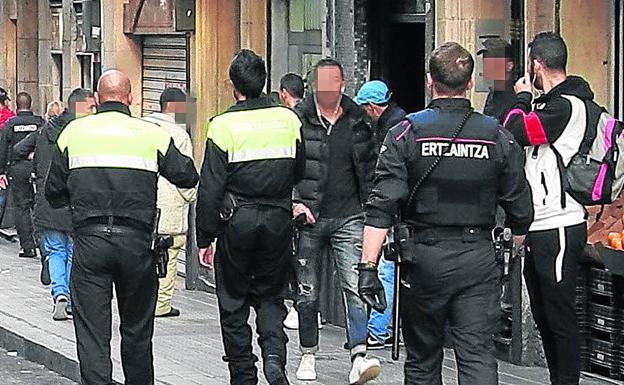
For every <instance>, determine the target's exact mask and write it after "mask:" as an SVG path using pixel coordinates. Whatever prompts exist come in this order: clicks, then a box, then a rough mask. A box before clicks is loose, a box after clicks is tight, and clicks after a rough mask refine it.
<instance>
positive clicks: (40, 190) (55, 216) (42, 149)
mask: <svg viewBox="0 0 624 385" xmlns="http://www.w3.org/2000/svg"><path fill="white" fill-rule="evenodd" d="M74 118H75V115H74V114H72V113H70V112H69V111H68V110H65V111H63V113H62V114H61V115H59V116H55V117H53V118H52V119H50V120H49V121H48V122H47V123H46V124H45V125H44V126H43V127H41V129H40V130H39V131H36V132H33V133H31V134H30V135H28V136H27V137H25V138H24V139H22V140H21V141H20V142H19V143H17V144H16V145H15V146H14V147H13V153H14V154H15V156H16V157H17V158H26V157H28V155H29V154H30V153H32V152H34V153H35V156H34V158H33V162H34V166H35V175H36V185H37V194H36V195H35V206H34V210H33V211H34V215H33V224H34V225H35V227H36V228H37V229H48V230H56V231H63V232H70V231H72V225H71V212H70V211H69V207H62V208H60V209H53V208H51V207H50V204H49V203H48V201H47V199H46V198H45V191H44V189H45V183H44V182H45V176H46V174H47V172H48V169H49V168H50V164H51V163H52V156H53V155H54V147H55V143H56V139H57V138H58V136H59V133H60V132H61V131H62V130H63V128H65V126H66V125H67V124H68V123H69V122H71V121H72V120H74Z"/></svg>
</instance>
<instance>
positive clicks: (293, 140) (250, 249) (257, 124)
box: [196, 49, 305, 385]
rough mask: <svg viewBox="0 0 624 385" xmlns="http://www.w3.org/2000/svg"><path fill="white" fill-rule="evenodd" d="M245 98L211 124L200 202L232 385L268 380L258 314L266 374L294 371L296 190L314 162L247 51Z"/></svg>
mask: <svg viewBox="0 0 624 385" xmlns="http://www.w3.org/2000/svg"><path fill="white" fill-rule="evenodd" d="M229 75H230V80H231V81H232V86H233V94H234V98H235V99H236V104H235V105H234V106H232V107H230V108H229V109H228V110H227V111H226V112H224V113H222V114H220V115H217V116H215V117H214V118H212V119H211V120H210V122H209V123H208V132H207V141H206V153H205V156H204V163H203V165H202V170H201V181H200V184H199V191H198V200H197V217H196V218H197V245H198V247H199V248H200V253H199V258H200V263H201V264H202V265H204V266H207V267H212V266H213V258H214V255H213V249H212V243H213V241H214V239H215V238H218V241H217V250H216V259H214V269H215V281H216V286H217V289H216V290H217V299H218V303H219V315H220V323H221V335H222V337H223V347H224V349H225V357H224V358H223V359H224V361H226V362H227V363H228V368H229V371H230V384H231V385H247V384H256V383H257V382H258V376H257V369H256V365H255V362H256V361H257V357H256V356H255V355H254V354H253V351H252V346H251V328H250V327H249V325H248V318H249V310H250V307H251V306H253V307H254V309H255V311H256V325H257V331H258V335H259V338H258V341H259V343H260V349H261V351H262V361H263V369H264V376H265V377H266V379H267V382H268V383H269V384H270V385H287V384H289V382H288V379H287V377H286V374H285V365H286V362H287V361H286V342H287V341H288V338H287V337H286V334H285V333H284V328H283V326H282V323H283V321H284V318H285V317H286V306H285V305H284V295H285V291H286V285H287V284H288V275H289V274H288V273H289V271H290V270H291V269H292V254H291V220H290V208H291V194H292V188H293V185H294V184H295V183H296V182H297V181H299V180H300V178H301V175H302V173H303V169H304V167H305V164H304V162H305V157H304V148H303V142H302V140H301V122H300V121H299V119H298V118H297V115H296V114H295V113H294V112H293V111H291V110H290V109H288V108H285V107H281V106H277V105H275V104H273V102H272V101H271V100H270V99H269V98H268V97H266V96H264V95H262V89H263V88H264V86H265V83H266V76H267V73H266V67H265V64H264V60H262V58H261V57H259V56H258V55H256V54H255V53H254V52H253V51H250V50H246V49H243V50H241V51H239V52H238V53H237V54H236V56H235V57H234V59H233V60H232V63H231V64H230V70H229Z"/></svg>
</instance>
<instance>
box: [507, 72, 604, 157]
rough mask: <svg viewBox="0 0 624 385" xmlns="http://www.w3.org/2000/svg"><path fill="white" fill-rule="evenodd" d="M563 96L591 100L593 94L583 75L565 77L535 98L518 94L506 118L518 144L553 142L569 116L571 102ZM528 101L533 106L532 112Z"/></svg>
mask: <svg viewBox="0 0 624 385" xmlns="http://www.w3.org/2000/svg"><path fill="white" fill-rule="evenodd" d="M564 95H571V96H576V97H578V98H579V99H581V100H592V99H594V93H593V92H592V90H591V88H590V87H589V84H588V83H587V82H586V81H585V80H584V79H583V78H581V77H578V76H568V78H567V79H566V80H565V81H564V82H562V83H560V84H558V85H557V86H556V87H554V88H553V89H551V90H550V91H549V92H548V93H547V94H545V95H542V96H540V97H539V98H537V99H535V100H533V95H532V94H531V93H530V92H521V93H519V94H518V102H517V103H516V104H515V105H514V106H513V108H512V110H511V111H510V112H509V114H508V116H507V119H506V120H505V124H504V125H505V128H507V129H508V130H509V131H511V133H512V134H513V135H514V136H515V137H516V140H517V141H518V144H520V145H521V146H534V145H541V144H546V143H553V142H555V141H556V140H557V139H558V138H559V136H560V135H561V133H562V132H563V130H564V129H565V128H566V126H567V125H568V123H569V121H570V117H571V116H572V105H571V103H570V101H569V100H568V99H566V98H565V97H564ZM531 102H532V103H533V104H534V105H535V111H533V112H532V110H533V109H532V106H531Z"/></svg>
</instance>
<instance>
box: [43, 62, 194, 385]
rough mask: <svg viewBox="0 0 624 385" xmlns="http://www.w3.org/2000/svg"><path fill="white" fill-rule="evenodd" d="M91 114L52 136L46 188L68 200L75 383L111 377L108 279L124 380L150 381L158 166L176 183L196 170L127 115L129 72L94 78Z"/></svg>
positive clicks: (54, 201) (141, 384)
mask: <svg viewBox="0 0 624 385" xmlns="http://www.w3.org/2000/svg"><path fill="white" fill-rule="evenodd" d="M97 90H98V91H97V93H96V94H95V99H96V101H97V112H96V113H95V114H94V115H91V116H86V117H83V118H80V119H76V120H74V121H73V122H71V123H69V124H68V125H67V126H66V127H65V129H64V130H63V131H62V132H61V134H60V135H59V137H58V139H57V142H56V147H55V149H54V150H55V151H54V156H53V159H52V164H51V166H50V172H49V173H48V176H47V179H46V184H45V196H46V199H47V200H48V202H49V203H50V206H51V207H52V208H55V209H58V208H61V207H63V206H69V207H70V210H71V214H72V224H73V227H74V256H73V264H72V271H71V281H70V289H71V294H72V302H73V321H74V329H75V332H76V344H77V349H78V360H79V362H80V376H81V380H82V383H83V384H89V385H92V384H111V383H112V382H113V381H112V378H111V377H112V365H111V359H110V342H111V316H112V315H111V301H112V297H113V285H114V287H115V294H116V298H117V307H118V309H119V318H120V321H121V324H120V332H121V363H122V366H123V371H124V377H125V380H126V384H128V385H130V384H132V385H148V384H149V385H151V384H153V383H154V364H153V353H152V335H153V332H154V310H155V307H156V298H157V294H158V280H157V275H156V267H155V266H156V263H155V259H154V256H153V253H152V252H151V250H150V246H151V240H152V232H153V230H154V227H155V226H157V225H158V224H157V223H154V222H155V221H154V219H155V217H156V185H157V181H158V174H160V175H162V176H164V177H165V178H168V180H169V181H170V182H171V183H173V184H174V185H176V186H178V187H181V188H192V187H194V186H195V184H196V183H197V181H198V178H199V176H198V175H197V171H196V170H195V165H194V164H193V161H192V160H191V159H190V158H188V157H186V156H184V155H182V154H181V153H180V151H178V149H177V148H176V147H175V145H174V143H173V139H172V138H171V135H169V134H168V133H167V132H166V131H165V130H163V129H160V128H158V126H156V125H154V124H153V123H149V122H146V121H144V120H142V119H139V118H133V117H131V116H130V109H129V105H130V104H131V103H132V89H131V84H130V79H129V78H128V76H126V75H125V74H124V73H123V72H120V71H117V70H108V71H105V72H104V73H103V74H102V76H101V77H100V79H99V81H98V87H97Z"/></svg>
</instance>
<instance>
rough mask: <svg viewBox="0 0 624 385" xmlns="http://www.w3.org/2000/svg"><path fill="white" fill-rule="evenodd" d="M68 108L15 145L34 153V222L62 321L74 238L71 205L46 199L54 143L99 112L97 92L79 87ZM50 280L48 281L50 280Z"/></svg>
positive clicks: (67, 309) (67, 310)
mask: <svg viewBox="0 0 624 385" xmlns="http://www.w3.org/2000/svg"><path fill="white" fill-rule="evenodd" d="M67 102H68V108H66V109H65V110H63V111H62V112H61V114H59V115H58V116H56V117H53V118H51V119H50V120H48V121H47V122H46V124H45V125H44V126H43V127H42V128H41V129H40V130H39V131H36V132H33V133H31V134H30V135H28V136H27V137H26V138H24V139H22V140H21V141H20V142H19V143H17V144H16V145H15V146H14V147H13V151H14V152H15V154H16V155H17V156H18V157H22V158H25V157H28V156H33V154H34V156H33V163H34V168H35V185H36V193H35V205H34V209H33V214H34V215H33V225H34V227H35V230H36V232H37V233H38V237H39V238H40V239H41V241H40V249H41V258H42V270H41V280H42V283H44V284H51V294H52V300H53V302H54V309H53V313H52V319H54V320H56V321H62V320H66V319H68V318H69V316H70V315H71V305H70V303H71V295H70V290H69V280H70V275H71V267H72V255H73V239H72V234H71V233H72V223H71V212H70V210H69V207H62V208H60V209H52V208H51V207H50V204H49V203H48V201H47V200H46V198H45V192H44V191H45V184H44V182H45V176H46V173H47V172H48V169H49V168H50V164H51V163H52V155H53V154H54V146H55V145H56V144H55V143H56V139H57V138H58V136H59V134H60V132H61V131H62V130H63V129H64V128H65V126H67V124H69V122H71V121H73V120H74V119H76V118H77V117H81V116H86V115H89V114H92V113H94V112H95V98H94V96H93V92H91V91H90V90H87V89H84V88H77V89H75V90H73V91H72V92H71V94H69V97H68V100H67ZM46 281H47V283H46Z"/></svg>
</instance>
